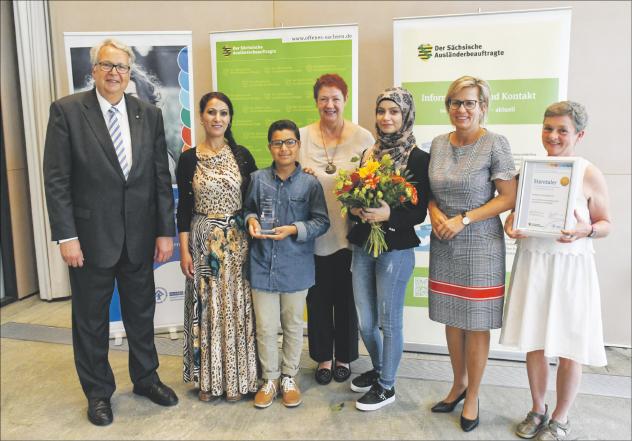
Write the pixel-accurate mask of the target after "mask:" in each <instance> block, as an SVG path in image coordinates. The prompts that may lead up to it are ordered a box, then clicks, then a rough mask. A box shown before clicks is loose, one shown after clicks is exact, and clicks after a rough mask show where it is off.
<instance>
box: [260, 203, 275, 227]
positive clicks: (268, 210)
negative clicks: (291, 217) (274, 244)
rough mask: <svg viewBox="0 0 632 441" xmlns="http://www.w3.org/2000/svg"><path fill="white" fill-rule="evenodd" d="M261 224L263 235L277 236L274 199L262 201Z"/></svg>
mask: <svg viewBox="0 0 632 441" xmlns="http://www.w3.org/2000/svg"><path fill="white" fill-rule="evenodd" d="M259 224H260V225H261V234H275V232H274V227H275V226H276V217H275V210H274V199H273V198H271V197H265V198H263V199H262V201H261V212H260V213H259Z"/></svg>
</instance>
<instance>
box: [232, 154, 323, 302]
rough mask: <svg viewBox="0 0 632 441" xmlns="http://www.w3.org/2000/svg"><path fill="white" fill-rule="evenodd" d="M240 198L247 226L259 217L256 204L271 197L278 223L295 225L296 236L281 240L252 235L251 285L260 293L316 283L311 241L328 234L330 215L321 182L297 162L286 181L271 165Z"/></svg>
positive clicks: (258, 206)
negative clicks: (253, 237)
mask: <svg viewBox="0 0 632 441" xmlns="http://www.w3.org/2000/svg"><path fill="white" fill-rule="evenodd" d="M250 177H251V181H250V186H249V187H248V191H247V192H246V198H245V200H244V214H245V220H246V225H247V224H248V219H249V218H251V217H256V218H257V219H258V218H259V213H260V203H261V201H262V200H264V198H272V200H273V201H274V206H275V213H276V218H277V222H276V226H282V225H295V226H296V229H297V230H298V234H297V235H296V236H288V237H286V238H285V239H283V240H272V239H252V240H251V242H250V285H251V286H252V287H253V288H256V289H260V290H262V291H280V292H294V291H301V290H304V289H308V288H310V287H311V286H313V285H314V283H315V280H314V239H316V238H317V237H318V236H321V235H323V234H325V232H327V229H328V228H329V217H328V216H327V205H326V203H325V194H324V193H323V188H322V187H321V185H320V182H318V180H317V179H316V178H315V177H314V176H311V175H309V174H307V173H304V172H303V170H302V168H301V166H300V164H298V163H297V167H296V170H295V171H294V173H292V174H291V175H290V176H289V177H288V178H287V179H286V180H285V181H283V180H282V179H281V178H279V176H278V175H277V174H276V170H275V169H274V163H273V164H272V166H271V167H268V168H264V169H262V170H257V171H255V172H253V173H252V175H250Z"/></svg>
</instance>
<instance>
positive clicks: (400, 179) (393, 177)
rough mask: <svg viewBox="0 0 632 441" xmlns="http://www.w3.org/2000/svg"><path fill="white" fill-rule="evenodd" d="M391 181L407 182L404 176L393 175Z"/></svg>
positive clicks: (396, 182) (394, 182) (395, 182)
mask: <svg viewBox="0 0 632 441" xmlns="http://www.w3.org/2000/svg"><path fill="white" fill-rule="evenodd" d="M391 181H392V182H393V184H399V183H402V182H406V179H404V178H402V177H401V176H397V175H393V176H391Z"/></svg>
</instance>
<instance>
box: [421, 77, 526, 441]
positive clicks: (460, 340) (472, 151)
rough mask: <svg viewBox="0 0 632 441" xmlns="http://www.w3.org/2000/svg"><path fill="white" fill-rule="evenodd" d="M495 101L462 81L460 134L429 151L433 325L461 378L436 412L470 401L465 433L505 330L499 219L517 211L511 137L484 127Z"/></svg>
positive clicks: (452, 107) (453, 96) (453, 115)
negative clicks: (440, 327)
mask: <svg viewBox="0 0 632 441" xmlns="http://www.w3.org/2000/svg"><path fill="white" fill-rule="evenodd" d="M489 95H490V91H489V86H488V84H487V83H486V82H485V81H484V80H481V79H478V78H474V77H470V76H464V77H461V78H459V79H457V80H455V81H454V82H453V83H452V84H451V85H450V87H449V89H448V92H447V93H446V97H445V107H446V110H447V112H448V114H449V116H450V122H451V123H452V125H453V126H454V129H455V130H454V131H453V132H450V133H447V134H444V135H440V136H437V137H436V138H435V139H434V140H433V141H432V146H431V148H430V170H429V175H430V187H431V189H432V193H433V197H434V200H433V201H431V202H430V204H429V206H428V208H429V213H430V220H431V222H432V233H433V234H432V235H431V239H430V278H429V288H428V291H429V312H430V319H431V320H434V321H436V322H440V323H443V324H445V325H446V327H445V329H446V339H447V343H448V351H449V352H450V361H451V363H452V371H453V374H454V382H453V384H452V388H451V389H450V392H449V393H448V395H447V396H446V398H445V399H444V400H443V401H440V402H439V403H437V404H436V405H435V406H434V407H433V408H432V411H433V412H443V413H446V412H451V411H452V410H454V407H455V406H456V404H457V403H458V402H459V401H461V400H462V399H464V398H465V403H464V404H463V412H462V413H461V428H462V429H463V430H464V431H466V432H469V431H470V430H472V429H474V428H475V427H476V426H477V425H478V421H479V420H478V392H479V387H480V383H481V379H482V377H483V371H484V369H485V365H486V364H487V356H488V353H489V330H490V329H496V328H500V327H501V325H502V311H503V300H504V293H505V242H504V237H503V226H502V223H501V221H500V217H499V216H498V215H499V214H500V213H502V212H504V211H506V210H509V209H511V208H513V206H514V203H515V195H516V180H515V179H514V177H515V174H516V171H515V167H514V161H513V157H512V155H511V150H510V147H509V143H508V142H507V139H506V138H505V137H504V136H502V135H498V134H495V133H492V132H490V131H488V130H487V129H485V128H483V127H481V124H482V123H483V122H484V119H485V115H486V113H487V109H488V106H489ZM496 192H497V194H496Z"/></svg>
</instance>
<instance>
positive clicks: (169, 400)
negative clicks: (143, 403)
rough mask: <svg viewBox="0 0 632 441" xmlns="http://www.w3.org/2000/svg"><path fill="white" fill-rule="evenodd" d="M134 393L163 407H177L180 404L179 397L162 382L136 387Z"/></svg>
mask: <svg viewBox="0 0 632 441" xmlns="http://www.w3.org/2000/svg"><path fill="white" fill-rule="evenodd" d="M133 392H134V393H135V394H136V395H142V396H144V397H147V398H149V399H150V400H151V401H153V402H154V403H156V404H160V405H161V406H175V405H176V404H178V396H177V395H176V393H175V392H174V391H173V389H171V388H170V387H169V386H167V385H165V384H163V383H162V382H161V381H160V380H158V381H157V382H155V383H153V384H151V385H150V386H147V387H141V386H138V385H134V389H133Z"/></svg>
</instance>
